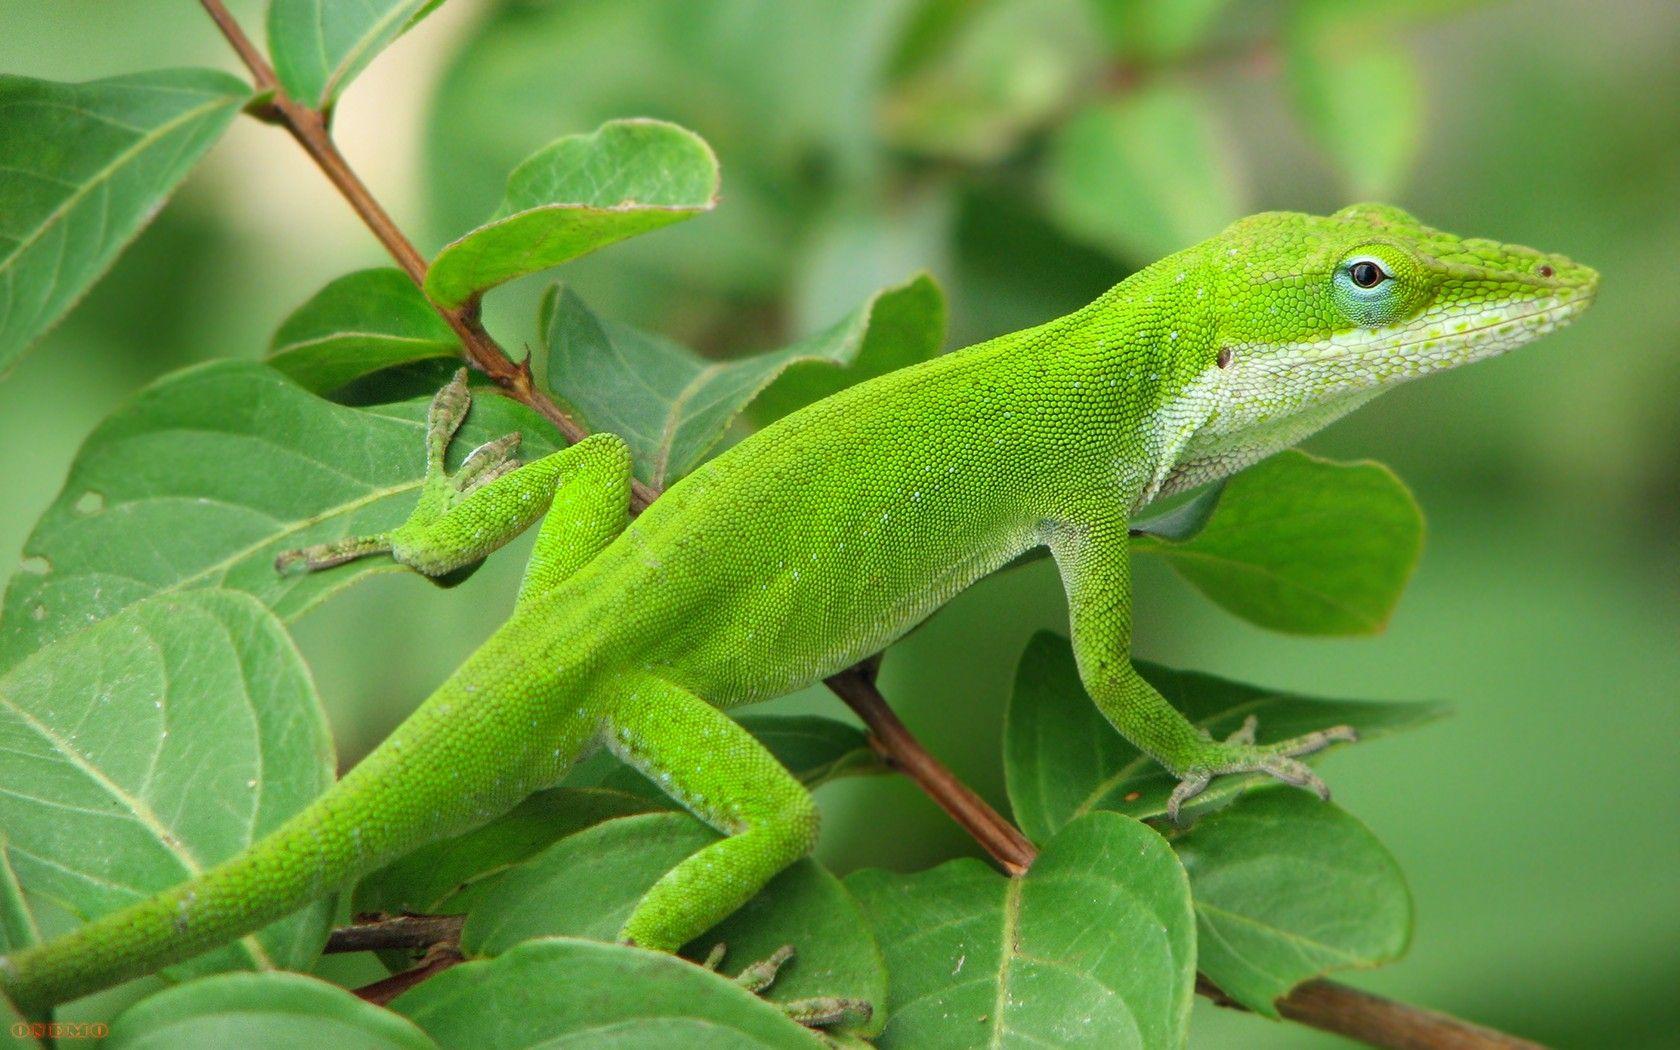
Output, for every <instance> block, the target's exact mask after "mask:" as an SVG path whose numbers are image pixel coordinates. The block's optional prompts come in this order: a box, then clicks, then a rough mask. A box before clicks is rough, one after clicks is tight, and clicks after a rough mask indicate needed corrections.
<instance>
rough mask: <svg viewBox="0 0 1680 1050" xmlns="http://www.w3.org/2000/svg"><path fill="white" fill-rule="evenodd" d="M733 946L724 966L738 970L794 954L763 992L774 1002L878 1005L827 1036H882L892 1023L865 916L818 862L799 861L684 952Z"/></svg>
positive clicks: (697, 954)
mask: <svg viewBox="0 0 1680 1050" xmlns="http://www.w3.org/2000/svg"><path fill="white" fill-rule="evenodd" d="M716 944H723V945H727V946H728V954H727V955H726V956H725V957H724V960H723V968H724V969H725V970H728V971H731V972H735V971H739V970H740V969H742V968H743V967H746V966H748V965H751V964H752V963H755V962H758V961H759V960H761V959H767V958H769V957H770V956H771V955H773V954H774V953H775V952H776V951H777V950H778V949H780V948H781V947H783V946H784V945H791V946H792V947H793V949H794V956H793V959H792V960H791V961H789V962H788V963H787V964H786V965H784V966H783V967H782V969H781V971H780V972H779V973H778V974H777V975H776V983H775V984H773V985H771V986H770V988H769V989H768V990H766V991H765V992H763V993H761V994H762V995H763V997H764V998H767V999H769V1000H770V1001H771V1002H776V1003H791V1002H795V1001H797V1000H800V999H812V998H820V997H825V996H841V997H844V998H848V999H861V1000H863V1001H864V1002H867V1003H869V1004H870V1005H871V1007H872V1008H873V1012H872V1014H871V1016H870V1018H869V1019H868V1020H867V1021H864V1022H862V1023H861V1024H856V1025H836V1026H832V1027H831V1028H830V1029H829V1031H832V1032H836V1033H845V1034H849V1035H856V1036H874V1035H878V1034H879V1033H880V1031H881V1029H882V1028H884V1027H885V1026H886V1023H887V1011H886V1003H887V968H886V963H885V961H884V960H883V959H882V957H881V951H880V949H879V948H878V947H877V946H876V944H875V938H874V936H873V935H872V934H871V933H870V931H869V925H868V923H867V922H866V921H865V920H864V915H863V911H862V909H861V908H859V907H858V903H857V901H856V900H855V899H853V897H852V895H851V893H850V892H848V891H847V889H846V887H845V886H844V885H842V884H841V882H840V880H839V879H837V878H835V877H834V876H833V875H832V874H830V873H829V871H828V869H827V868H824V867H822V866H821V865H819V864H817V863H816V862H815V861H811V860H801V861H799V862H797V863H795V864H794V865H793V866H792V867H790V868H788V869H787V870H786V871H784V872H782V873H781V874H780V875H778V876H776V878H774V879H773V880H771V882H770V884H769V885H768V886H766V887H765V888H764V890H763V892H761V893H759V895H758V896H756V897H754V898H753V899H752V900H750V901H748V902H747V903H746V904H744V905H742V906H741V908H740V909H739V910H738V911H736V912H735V914H733V915H731V916H729V917H728V918H727V919H724V920H723V921H722V922H720V923H718V924H717V925H716V926H714V927H712V928H711V929H710V930H708V931H706V933H705V934H703V935H702V936H701V937H700V938H699V939H697V940H696V941H695V942H694V944H693V946H692V947H691V948H690V949H689V950H688V951H687V952H686V953H685V954H686V955H687V956H688V957H689V958H690V960H692V961H695V962H699V961H701V960H703V959H705V957H706V954H707V952H708V951H710V950H711V948H712V946H713V945H716Z"/></svg>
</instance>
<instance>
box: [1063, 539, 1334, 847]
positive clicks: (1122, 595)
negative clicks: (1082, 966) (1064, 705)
mask: <svg viewBox="0 0 1680 1050" xmlns="http://www.w3.org/2000/svg"><path fill="white" fill-rule="evenodd" d="M1050 550H1051V553H1052V554H1053V555H1055V558H1056V564H1057V567H1058V568H1059V569H1060V571H1061V574H1062V580H1063V583H1064V585H1065V586H1066V588H1067V594H1068V616H1069V620H1070V621H1071V626H1072V633H1073V651H1074V659H1075V660H1076V661H1077V663H1078V665H1079V677H1080V679H1081V680H1082V681H1083V682H1084V684H1085V689H1086V691H1087V692H1089V693H1090V694H1091V699H1092V700H1093V701H1095V703H1096V705H1097V709H1098V710H1099V711H1101V712H1102V714H1103V717H1104V718H1106V719H1108V721H1109V723H1110V724H1111V725H1113V726H1114V728H1115V729H1117V730H1119V731H1120V734H1121V735H1122V736H1124V737H1125V738H1126V739H1127V740H1130V741H1131V742H1132V743H1133V744H1135V745H1136V746H1137V747H1138V748H1139V749H1140V750H1142V751H1143V752H1144V753H1145V754H1147V755H1149V756H1150V757H1151V758H1153V759H1155V761H1157V762H1159V763H1161V765H1163V766H1165V767H1166V769H1167V770H1168V771H1169V772H1170V773H1172V774H1173V775H1174V776H1175V777H1178V778H1179V783H1178V786H1177V787H1176V788H1175V789H1174V790H1173V793H1172V796H1171V797H1170V798H1169V799H1168V801H1167V814H1168V816H1169V817H1170V818H1171V819H1172V820H1173V821H1174V822H1175V823H1177V822H1178V819H1179V810H1180V808H1181V807H1182V806H1183V805H1184V803H1186V802H1188V801H1189V800H1191V799H1192V798H1194V797H1196V796H1197V795H1199V794H1200V793H1201V792H1202V791H1203V790H1204V789H1205V788H1206V787H1207V786H1208V784H1209V783H1210V782H1211V781H1212V780H1213V778H1214V777H1216V776H1223V775H1225V774H1230V773H1267V774H1270V775H1271V776H1274V777H1276V778H1277V779H1279V780H1281V781H1283V782H1284V783H1286V784H1293V785H1295V786H1296V787H1301V788H1306V789H1308V790H1310V791H1313V792H1316V793H1317V794H1318V796H1319V797H1320V798H1324V799H1328V798H1329V797H1330V791H1329V788H1327V787H1326V786H1325V784H1324V781H1323V780H1321V779H1320V778H1319V777H1318V775H1317V774H1316V773H1314V772H1313V771H1312V770H1311V769H1309V768H1307V766H1306V765H1305V764H1304V763H1302V762H1300V761H1299V760H1298V756H1300V755H1306V754H1310V753H1312V752H1314V751H1318V750H1321V749H1323V748H1325V747H1328V746H1330V745H1331V744H1333V743H1336V742H1338V741H1351V740H1353V739H1354V731H1353V729H1352V727H1350V726H1345V725H1343V726H1334V727H1332V728H1329V729H1323V730H1320V731H1318V732H1316V733H1308V734H1306V735H1305V736H1299V737H1295V738H1292V739H1289V740H1282V741H1277V742H1274V743H1269V744H1256V743H1255V742H1254V731H1255V728H1256V722H1255V720H1254V719H1253V718H1250V719H1249V720H1248V721H1247V722H1245V723H1244V724H1243V727H1242V728H1241V729H1239V730H1238V731H1237V732H1236V733H1234V734H1232V735H1231V736H1230V737H1229V738H1227V739H1225V740H1223V741H1219V740H1213V739H1212V738H1210V737H1209V736H1208V734H1207V732H1206V731H1205V730H1202V729H1199V728H1197V727H1196V726H1195V725H1193V724H1192V723H1191V722H1190V720H1189V719H1188V718H1185V717H1184V715H1183V714H1181V713H1180V712H1179V711H1178V710H1177V709H1176V708H1174V707H1173V706H1172V705H1171V704H1170V703H1168V702H1167V700H1166V698H1165V697H1163V696H1162V695H1161V694H1160V692H1159V691H1157V690H1156V689H1155V687H1154V686H1152V685H1150V684H1149V682H1148V681H1146V680H1145V679H1144V677H1143V676H1142V675H1140V674H1138V672H1137V669H1136V668H1135V667H1133V666H1132V659H1131V637H1132V594H1131V548H1130V541H1129V537H1128V534H1127V528H1126V521H1125V518H1124V516H1123V515H1121V514H1119V513H1111V514H1103V515H1099V516H1097V517H1096V520H1093V521H1087V522H1081V523H1079V524H1077V525H1069V526H1066V527H1064V528H1062V529H1061V530H1059V531H1058V533H1057V534H1056V536H1055V537H1054V538H1053V539H1052V541H1051V544H1050Z"/></svg>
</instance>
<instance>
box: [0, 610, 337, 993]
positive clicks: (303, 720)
mask: <svg viewBox="0 0 1680 1050" xmlns="http://www.w3.org/2000/svg"><path fill="white" fill-rule="evenodd" d="M0 753H4V754H6V755H7V756H9V761H6V762H3V763H0V827H4V828H5V829H6V846H5V853H6V857H7V859H8V860H9V861H10V863H11V866H12V868H13V870H14V871H15V872H16V874H17V877H18V880H19V881H20V882H21V884H22V886H23V888H24V890H25V892H26V893H27V894H28V895H30V896H33V897H39V898H41V899H42V900H43V901H49V902H51V903H52V904H54V905H56V906H58V907H60V908H63V909H65V910H67V911H70V912H72V913H74V914H75V915H77V916H79V917H81V918H83V919H91V918H94V917H96V916H99V915H104V914H106V913H108V912H112V911H115V910H116V909H118V908H120V907H123V906H125V905H128V904H132V903H134V902H136V901H139V900H142V899H144V898H146V897H149V896H151V895H152V894H154V893H157V892H159V891H161V890H165V889H168V888H169V887H171V886H174V885H176V884H178V883H180V882H183V881H185V880H186V879H188V878H191V877H192V876H194V875H197V874H199V873H200V872H202V871H205V870H207V869H208V868H209V867H211V866H212V865H214V864H215V863H217V862H219V861H222V860H225V859H227V858H228V857H231V856H233V855H234V854H235V853H238V852H239V851H240V850H242V849H243V848H245V847H246V846H248V845H250V844H251V843H252V842H254V841H256V840H257V839H259V838H261V837H262V836H263V835H264V834H266V833H267V832H269V831H272V830H273V829H274V828H275V826H277V825H278V824H279V823H280V822H281V821H282V820H284V819H285V818H287V817H289V816H291V815H292V814H293V813H295V812H297V811H298V810H299V809H301V808H302V807H303V806H304V804H305V803H307V802H309V801H310V800H312V799H313V798H314V797H315V796H316V795H318V794H319V793H320V792H321V791H323V790H324V789H325V788H326V787H327V786H328V785H330V784H331V783H332V779H333V755H332V742H331V738H330V737H329V735H328V731H327V725H326V720H325V718H324V716H323V714H322V711H321V707H320V702H319V701H318V699H317V698H316V696H315V688H314V684H313V683H312V682H311V681H310V678H309V671H308V669H307V668H306V667H305V666H304V664H303V659H302V657H301V656H300V655H299V654H298V652H297V650H296V648H294V647H293V645H292V641H291V639H290V638H289V637H288V636H287V635H286V632H285V630H284V628H282V627H281V625H280V624H279V622H278V621H276V620H275V619H274V618H273V616H272V615H270V614H269V612H268V611H267V610H266V609H264V608H263V607H262V606H261V605H259V604H258V603H257V602H256V601H254V600H252V599H251V598H250V597H248V596H246V595H242V594H236V593H233V592H231V591H201V592H195V593H192V594H180V595H168V596H160V597H157V598H153V599H152V600H150V601H147V602H144V603H142V604H139V605H135V606H133V607H132V608H130V609H128V610H126V611H125V612H123V613H122V614H121V615H119V616H115V617H112V618H110V619H108V620H105V621H103V622H101V623H97V624H95V625H93V626H92V627H89V628H88V629H86V630H84V631H82V632H80V633H78V634H75V635H73V636H72V637H70V638H67V639H64V640H62V641H59V642H56V643H54V644H53V645H51V646H49V647H47V648H46V649H43V650H41V651H40V652H38V653H36V654H35V655H34V656H32V657H30V658H29V659H27V660H25V661H24V662H23V663H21V664H19V665H18V666H17V667H15V668H13V669H12V670H11V671H9V672H8V673H6V674H5V675H4V676H3V677H0ZM330 917H331V902H330V901H328V902H322V903H320V904H317V905H314V906H311V907H309V908H307V909H305V910H304V911H302V912H300V913H298V914H297V915H294V916H292V917H291V918H288V919H284V920H282V921H281V922H278V923H276V924H274V925H273V926H270V927H268V928H267V929H266V930H264V931H262V932H261V933H259V934H257V935H255V936H251V937H246V938H244V939H243V940H241V941H239V942H238V943H237V944H234V945H230V946H228V947H226V948H223V949H221V950H219V951H217V952H215V953H213V954H212V955H211V956H208V957H204V958H201V959H198V960H195V961H193V962H191V963H188V964H185V966H183V967H178V968H176V969H175V970H174V971H172V972H174V973H176V974H179V973H181V972H182V971H185V972H190V973H203V972H208V971H212V970H220V969H228V968H232V967H257V968H269V967H281V968H295V967H299V966H303V965H306V964H307V963H308V962H309V961H310V960H311V959H312V958H314V956H315V955H316V954H317V953H318V952H319V951H320V947H321V942H322V940H323V939H324V938H325V936H326V930H327V923H328V920H329V919H330Z"/></svg>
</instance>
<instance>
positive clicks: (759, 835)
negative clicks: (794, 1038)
mask: <svg viewBox="0 0 1680 1050" xmlns="http://www.w3.org/2000/svg"><path fill="white" fill-rule="evenodd" d="M607 722H608V724H607V727H606V742H607V747H608V748H609V749H611V751H612V752H613V753H614V754H615V755H617V756H618V757H619V758H620V759H622V760H623V761H625V762H626V763H628V764H629V765H630V766H632V767H633V768H635V769H636V770H638V771H639V772H641V773H642V774H643V775H644V776H646V777H647V778H648V779H650V780H652V781H653V782H654V783H655V784H657V785H658V786H659V787H660V788H661V789H662V790H664V791H665V792H666V793H667V794H669V795H670V796H671V797H672V798H674V799H676V800H677V801H678V802H679V803H681V804H682V806H683V807H684V808H685V809H687V810H688V811H689V812H691V813H693V814H694V815H695V816H697V817H699V818H700V819H701V820H703V821H705V822H706V823H707V824H710V825H711V826H712V827H713V828H716V829H717V830H718V831H720V832H722V833H723V834H724V835H725V838H723V839H721V840H719V841H717V842H714V843H712V844H711V845H709V846H706V847H705V848H704V849H701V850H700V851H699V852H697V853H695V854H693V855H692V856H690V857H688V858H687V859H686V860H684V861H683V862H682V863H680V864H678V865H677V866H676V867H675V868H672V869H671V870H670V871H668V872H666V873H665V874H664V875H663V876H661V877H660V879H659V881H657V882H655V883H654V884H653V886H652V887H651V888H650V889H649V890H648V891H647V893H646V894H644V895H643V896H642V899H641V900H640V901H639V902H637V904H636V907H635V908H634V910H632V911H631V913H630V917H629V919H627V920H626V921H625V923H624V929H623V930H622V931H621V932H620V934H619V939H620V940H623V941H626V942H628V943H630V944H635V945H640V946H641V947H644V948H653V949H656V950H658V951H666V952H675V951H676V950H678V949H679V948H681V947H682V946H683V945H684V944H687V943H688V942H689V941H691V940H693V939H694V938H696V937H698V936H700V935H701V934H702V933H704V932H705V931H706V930H708V929H710V928H711V927H713V926H715V925H716V924H717V923H718V922H720V921H722V920H723V919H724V918H726V917H727V916H728V915H730V914H731V913H732V912H734V911H735V910H736V909H737V908H739V907H741V905H743V904H745V903H746V902H747V901H749V900H751V899H752V898H753V897H754V896H756V895H757V893H758V892H759V890H761V889H763V888H764V885H765V884H766V883H768V882H769V881H770V880H771V879H772V878H774V877H775V876H776V875H777V874H778V873H780V872H781V871H782V870H783V869H784V868H786V867H787V866H788V865H790V864H792V863H793V862H794V861H796V860H798V859H800V858H801V857H803V856H805V855H806V854H807V853H809V852H810V851H811V847H812V846H814V845H815V844H816V839H817V824H818V814H817V807H816V802H815V800H813V799H812V798H811V793H810V792H809V791H807V790H806V789H805V786H804V785H802V784H800V783H799V781H798V780H796V779H794V776H793V774H791V773H789V772H788V771H787V770H786V769H785V768H784V767H783V766H782V765H781V763H779V762H777V761H776V759H775V757H774V756H772V755H771V754H770V752H769V751H767V750H765V747H764V745H763V744H761V743H759V742H758V741H757V740H756V739H754V737H753V736H752V734H750V733H748V732H747V731H746V730H745V729H743V728H742V727H741V726H740V724H739V723H737V722H735V721H734V720H733V719H731V718H730V717H729V716H728V715H725V714H724V713H723V712H721V711H719V710H718V709H716V708H714V707H712V706H711V705H710V704H708V703H706V702H705V701H704V700H702V699H700V698H699V697H697V696H695V695H694V694H692V693H689V692H687V691H686V690H683V689H680V688H678V687H676V686H673V685H670V684H669V683H666V682H663V681H649V680H643V681H641V682H638V683H637V684H636V686H635V687H633V689H632V691H631V692H630V693H629V694H628V696H627V697H626V699H625V700H624V701H623V702H622V703H621V704H620V706H619V707H618V709H617V710H616V711H614V712H613V713H612V714H610V715H608V719H607ZM720 947H721V946H720ZM721 954H722V953H721V950H718V951H714V953H713V962H712V965H714V966H715V965H716V962H717V961H718V960H719V958H720V957H721ZM792 955H793V951H792V948H791V947H787V948H783V949H782V950H781V951H779V952H777V953H776V954H775V955H773V956H772V957H771V958H770V959H768V960H765V961H764V962H762V963H757V964H754V965H752V966H748V967H746V969H744V970H743V971H742V975H741V978H740V981H741V983H742V984H743V985H744V986H746V987H747V988H748V989H749V990H752V991H754V992H757V991H762V990H763V989H764V988H765V987H767V986H768V985H769V984H770V983H771V982H772V981H773V980H774V979H775V975H776V971H777V970H778V969H780V967H781V965H782V964H783V963H785V962H786V961H787V960H788V959H789V958H791V957H792ZM784 1009H786V1010H787V1011H788V1012H789V1014H790V1016H793V1017H794V1019H795V1020H799V1021H801V1022H802V1023H807V1024H831V1023H837V1022H840V1021H844V1020H848V1019H856V1018H859V1017H865V1018H866V1017H868V1016H869V1013H870V1005H869V1004H868V1003H864V1002H860V1001H856V1000H851V999H841V998H832V999H829V998H823V999H812V1000H799V1001H797V1002H794V1003H787V1004H784Z"/></svg>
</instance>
